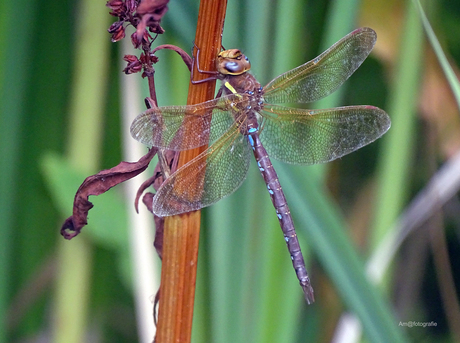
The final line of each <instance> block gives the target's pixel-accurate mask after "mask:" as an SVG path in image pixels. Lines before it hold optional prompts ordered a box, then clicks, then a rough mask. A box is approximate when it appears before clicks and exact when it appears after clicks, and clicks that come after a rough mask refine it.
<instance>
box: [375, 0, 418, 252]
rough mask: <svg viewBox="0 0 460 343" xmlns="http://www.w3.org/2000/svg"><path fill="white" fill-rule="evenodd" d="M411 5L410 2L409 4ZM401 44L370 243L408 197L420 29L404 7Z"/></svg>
mask: <svg viewBox="0 0 460 343" xmlns="http://www.w3.org/2000/svg"><path fill="white" fill-rule="evenodd" d="M409 5H410V3H409ZM401 32H403V35H402V39H401V43H400V46H401V47H403V48H401V49H400V50H399V51H400V56H399V58H398V64H397V66H396V70H395V72H394V78H393V85H392V89H391V93H390V100H389V105H388V113H389V115H390V117H391V121H392V126H391V129H390V130H389V131H388V133H387V134H386V135H385V137H383V143H384V145H383V149H382V155H381V156H382V158H381V160H380V162H379V167H378V173H379V177H378V179H377V182H378V191H377V201H376V210H375V211H376V212H375V220H374V229H373V230H372V235H373V237H372V246H373V247H375V246H376V245H378V243H379V242H380V241H381V239H382V237H383V236H384V235H385V233H386V232H387V231H388V230H389V229H390V228H391V227H392V225H393V224H394V222H395V220H396V218H397V217H398V215H399V213H400V212H401V210H402V208H403V206H404V201H405V199H406V197H407V192H408V185H409V184H410V182H409V181H408V180H410V174H409V173H410V168H411V161H412V153H413V144H414V139H413V137H414V134H415V124H416V115H415V111H416V106H417V100H418V96H417V95H418V91H419V86H420V70H421V64H422V46H423V45H422V43H423V31H422V27H421V24H420V20H419V18H418V16H417V13H416V12H415V11H413V10H412V8H411V6H410V7H408V9H407V15H406V22H405V25H404V28H403V29H402V30H401Z"/></svg>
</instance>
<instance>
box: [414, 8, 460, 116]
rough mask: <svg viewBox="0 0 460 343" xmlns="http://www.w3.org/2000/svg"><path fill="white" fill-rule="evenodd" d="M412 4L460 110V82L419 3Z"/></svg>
mask: <svg viewBox="0 0 460 343" xmlns="http://www.w3.org/2000/svg"><path fill="white" fill-rule="evenodd" d="M413 2H414V4H415V6H416V7H417V9H418V11H419V14H420V17H421V19H422V24H423V27H424V28H425V32H426V35H427V37H428V39H429V41H430V44H431V46H432V47H433V50H434V52H435V53H436V56H437V57H438V60H439V64H440V65H441V68H442V70H443V71H444V74H445V75H446V79H447V81H448V82H449V85H450V88H451V89H452V92H453V93H454V96H455V100H456V101H457V107H458V108H460V82H458V77H457V75H456V74H455V72H454V70H453V69H452V67H451V66H450V64H449V61H448V60H447V57H446V55H445V54H444V51H443V50H442V47H441V44H439V41H438V38H436V35H435V33H434V31H433V29H432V28H431V25H430V22H429V21H428V18H427V17H426V14H425V11H424V10H423V7H422V5H421V4H420V1H418V0H414V1H413Z"/></svg>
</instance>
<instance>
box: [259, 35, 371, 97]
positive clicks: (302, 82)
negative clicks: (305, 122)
mask: <svg viewBox="0 0 460 343" xmlns="http://www.w3.org/2000/svg"><path fill="white" fill-rule="evenodd" d="M376 40H377V35H376V33H375V32H374V30H372V29H370V28H367V27H364V28H360V29H357V30H355V31H353V32H351V33H349V34H348V35H346V36H345V37H343V38H342V39H341V40H339V41H338V42H337V43H335V44H334V45H333V46H331V47H330V48H329V49H327V50H326V51H325V52H323V53H322V54H321V55H319V56H318V57H316V58H315V59H313V60H311V61H310V62H307V63H305V64H302V65H301V66H299V67H297V68H295V69H292V70H290V71H288V72H286V73H284V74H282V75H280V76H278V77H277V78H275V79H274V80H272V81H271V82H270V83H269V84H268V85H267V86H265V88H264V90H265V94H264V98H265V101H267V102H268V103H272V104H277V103H308V102H312V101H316V100H318V99H321V98H323V97H325V96H327V95H329V94H331V93H332V92H334V91H335V90H336V89H337V88H339V87H340V85H342V83H344V82H345V81H346V80H347V79H348V78H349V77H350V76H351V74H353V73H354V72H355V70H356V69H358V67H359V66H360V65H361V63H363V61H364V60H365V59H366V57H367V56H368V55H369V53H370V52H371V50H372V48H373V47H374V44H375V41H376Z"/></svg>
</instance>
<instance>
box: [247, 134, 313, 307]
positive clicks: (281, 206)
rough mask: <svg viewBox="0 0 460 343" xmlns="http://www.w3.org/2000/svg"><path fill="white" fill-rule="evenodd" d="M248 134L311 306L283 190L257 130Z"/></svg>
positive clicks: (308, 281) (308, 280)
mask: <svg viewBox="0 0 460 343" xmlns="http://www.w3.org/2000/svg"><path fill="white" fill-rule="evenodd" d="M248 133H249V134H248V139H249V142H250V144H251V146H252V149H253V152H254V157H255V158H256V161H257V166H258V167H259V171H260V173H261V174H262V177H263V178H264V181H265V183H266V185H267V189H268V193H270V198H271V199H272V203H273V206H274V207H275V210H276V215H277V216H278V220H279V222H280V226H281V230H282V231H283V235H284V240H285V241H286V245H287V248H288V250H289V254H290V255H291V260H292V266H293V267H294V270H295V272H296V275H297V278H298V279H299V282H300V285H301V286H302V289H303V291H304V294H305V299H306V301H307V302H308V303H309V304H311V303H312V302H314V301H315V298H314V295H313V288H312V286H311V284H310V278H309V277H308V273H307V270H306V268H305V261H304V259H303V255H302V251H301V250H300V244H299V240H298V238H297V234H296V232H295V228H294V222H293V220H292V217H291V212H290V211H289V207H288V204H287V201H286V197H285V196H284V193H283V189H282V188H281V184H280V182H279V179H278V175H277V174H276V171H275V169H274V168H273V165H272V163H271V161H270V158H269V157H268V153H267V151H266V150H265V148H264V147H263V145H262V143H261V141H260V139H259V134H258V130H257V129H255V128H250V129H249V130H248Z"/></svg>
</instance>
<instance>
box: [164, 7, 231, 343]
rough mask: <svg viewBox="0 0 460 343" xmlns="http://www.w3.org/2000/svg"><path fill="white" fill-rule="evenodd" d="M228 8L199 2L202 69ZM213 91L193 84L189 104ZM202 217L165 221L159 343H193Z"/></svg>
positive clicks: (210, 61) (213, 52) (183, 157)
mask: <svg viewBox="0 0 460 343" xmlns="http://www.w3.org/2000/svg"><path fill="white" fill-rule="evenodd" d="M226 6H227V2H226V1H221V0H204V1H202V2H201V3H200V9H199V14H198V25H197V31H196V36H195V44H196V46H198V47H199V49H200V68H203V69H205V70H215V58H216V56H217V54H218V52H219V51H220V48H221V33H222V29H223V24H224V19H225V10H226ZM194 56H196V49H195V51H194ZM197 74H198V73H197V72H195V78H200V77H201V76H200V75H197ZM214 91H215V81H210V82H205V83H201V84H197V85H193V84H191V83H190V86H189V94H188V99H187V104H188V105H191V104H198V103H201V102H204V101H207V100H210V99H212V98H213V97H214ZM191 134H196V133H195V132H191ZM185 139H186V138H185ZM204 149H205V147H201V148H197V149H193V150H188V151H184V152H182V153H181V154H180V157H179V165H178V167H179V168H180V167H181V166H183V165H184V164H186V163H187V162H188V161H190V160H192V159H193V158H194V157H196V156H198V155H199V154H200V153H201V152H202V151H204ZM191 186H193V185H191ZM200 217H201V216H200V211H195V212H191V213H186V214H182V215H178V216H173V217H168V218H166V221H165V232H164V241H163V266H162V272H161V286H160V307H159V316H158V328H157V340H156V341H157V342H158V343H162V342H190V341H191V333H192V319H193V306H194V297H195V281H196V268H197V264H198V263H197V261H198V242H199V235H200Z"/></svg>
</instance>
